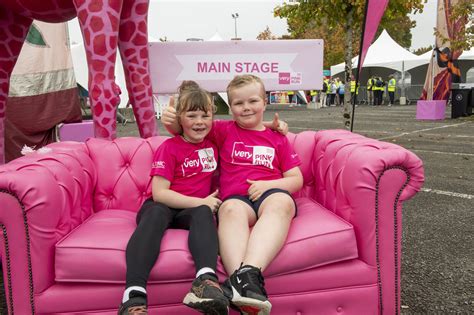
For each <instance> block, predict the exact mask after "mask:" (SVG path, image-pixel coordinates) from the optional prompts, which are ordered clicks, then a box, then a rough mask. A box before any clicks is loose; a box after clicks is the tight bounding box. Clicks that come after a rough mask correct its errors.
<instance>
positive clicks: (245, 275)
mask: <svg viewBox="0 0 474 315" xmlns="http://www.w3.org/2000/svg"><path fill="white" fill-rule="evenodd" d="M226 285H227V286H229V285H230V287H231V290H232V293H227V290H226V295H228V296H229V295H230V294H231V297H230V301H231V303H232V304H233V305H235V306H236V307H238V308H239V310H240V312H241V313H243V314H248V315H268V314H270V311H271V309H272V304H271V303H270V302H269V301H268V296H267V291H265V281H264V279H263V276H262V272H261V271H260V269H258V268H256V267H253V266H249V265H245V266H241V267H240V268H239V270H237V271H235V272H234V273H233V274H232V275H231V276H230V278H229V281H228V282H227V283H226Z"/></svg>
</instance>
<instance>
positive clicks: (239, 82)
mask: <svg viewBox="0 0 474 315" xmlns="http://www.w3.org/2000/svg"><path fill="white" fill-rule="evenodd" d="M253 83H258V84H260V87H261V89H262V98H263V99H266V91H265V85H264V84H263V81H262V79H260V78H259V77H257V76H256V75H253V74H242V75H236V76H235V77H234V78H233V79H232V81H230V82H229V84H228V85H227V98H228V99H229V104H232V100H231V98H230V92H231V91H232V90H233V89H236V88H240V87H242V86H245V85H249V84H253Z"/></svg>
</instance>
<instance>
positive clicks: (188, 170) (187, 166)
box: [181, 148, 217, 177]
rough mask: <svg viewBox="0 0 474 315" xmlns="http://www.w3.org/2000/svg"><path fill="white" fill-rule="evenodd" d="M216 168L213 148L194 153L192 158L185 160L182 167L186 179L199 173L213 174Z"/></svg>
mask: <svg viewBox="0 0 474 315" xmlns="http://www.w3.org/2000/svg"><path fill="white" fill-rule="evenodd" d="M216 168H217V162H216V159H215V158H214V150H213V149H212V148H205V149H200V150H196V151H194V152H193V154H192V156H191V157H187V158H185V159H184V162H183V164H182V165H181V169H182V171H183V176H184V177H189V176H192V175H194V174H196V173H198V172H204V173H206V172H212V171H214V170H215V169H216Z"/></svg>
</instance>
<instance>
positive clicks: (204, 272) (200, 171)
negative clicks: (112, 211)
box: [119, 81, 229, 315]
mask: <svg viewBox="0 0 474 315" xmlns="http://www.w3.org/2000/svg"><path fill="white" fill-rule="evenodd" d="M176 111H177V115H178V120H179V124H180V126H181V128H182V134H180V135H177V136H175V137H173V138H171V139H167V140H166V141H165V142H163V144H161V145H160V147H159V148H158V149H157V150H156V152H155V156H154V160H153V165H152V170H151V176H153V178H152V194H153V198H150V199H148V200H146V201H145V202H144V204H143V205H142V207H141V209H140V211H139V212H138V214H137V228H136V230H135V232H134V233H133V235H132V237H131V238H130V241H129V243H128V245H127V250H126V262H127V278H126V289H125V292H124V294H123V300H122V304H121V306H120V309H119V314H120V315H121V314H146V313H147V311H146V309H147V299H146V290H145V287H146V283H147V280H148V276H149V274H150V271H151V269H152V267H153V266H154V264H155V262H156V260H157V258H158V255H159V253H160V243H161V239H162V237H163V234H164V232H165V230H166V229H168V228H178V229H189V239H188V244H189V249H190V251H191V254H192V256H193V259H194V263H195V266H196V279H195V280H194V281H193V283H192V287H191V290H190V291H189V293H188V294H187V295H186V296H185V298H184V300H183V303H184V304H186V305H187V306H190V307H192V308H194V309H197V310H198V311H200V312H203V313H208V314H227V313H228V304H229V302H228V300H227V298H226V297H225V296H224V295H223V292H222V289H221V287H220V286H219V284H218V282H217V276H216V273H215V271H216V264H217V249H218V244H217V230H216V227H215V224H214V216H213V213H215V212H216V211H217V209H218V208H219V206H220V204H221V201H220V200H219V199H218V198H217V197H216V196H217V194H218V192H217V191H215V192H213V193H211V191H210V189H211V180H212V176H213V172H214V171H215V170H216V167H217V149H216V147H215V145H214V144H213V143H212V142H210V141H209V140H207V139H205V137H206V136H207V134H208V133H209V131H210V130H211V127H212V112H213V105H212V101H211V97H210V95H209V93H208V92H206V91H204V90H202V89H200V88H199V86H198V85H197V84H196V83H195V82H193V81H184V82H183V84H182V85H181V87H180V89H179V98H178V104H177V109H176Z"/></svg>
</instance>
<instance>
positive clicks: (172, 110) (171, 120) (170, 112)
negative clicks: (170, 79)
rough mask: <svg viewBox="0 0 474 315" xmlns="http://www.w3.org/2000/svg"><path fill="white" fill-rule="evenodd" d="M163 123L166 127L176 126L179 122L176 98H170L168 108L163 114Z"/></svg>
mask: <svg viewBox="0 0 474 315" xmlns="http://www.w3.org/2000/svg"><path fill="white" fill-rule="evenodd" d="M161 122H162V123H163V125H164V126H165V127H168V126H174V125H175V124H176V123H177V122H178V119H177V116H176V107H175V104H174V96H171V97H170V101H169V103H168V106H167V107H166V108H165V110H164V111H163V113H162V114H161Z"/></svg>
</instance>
